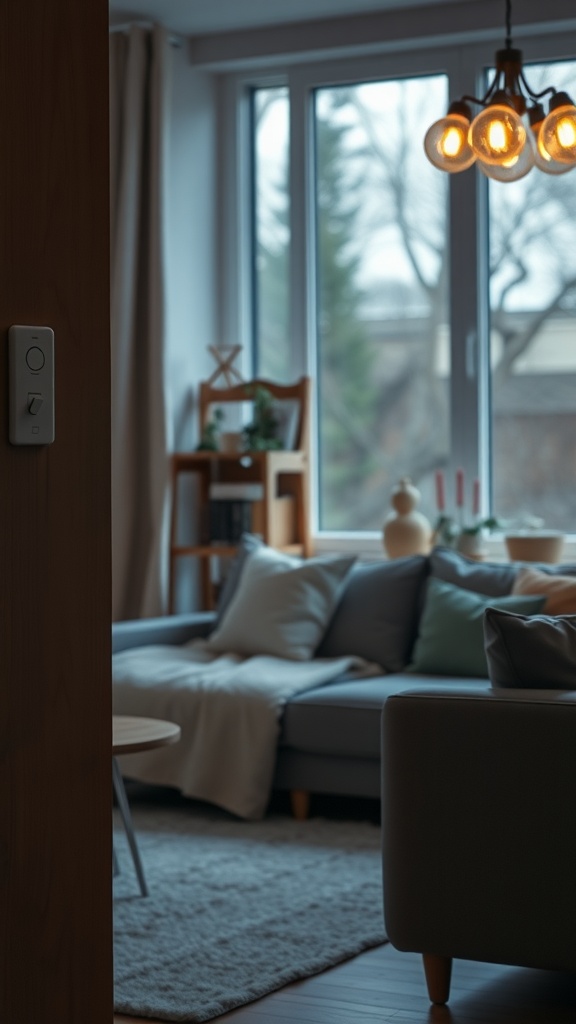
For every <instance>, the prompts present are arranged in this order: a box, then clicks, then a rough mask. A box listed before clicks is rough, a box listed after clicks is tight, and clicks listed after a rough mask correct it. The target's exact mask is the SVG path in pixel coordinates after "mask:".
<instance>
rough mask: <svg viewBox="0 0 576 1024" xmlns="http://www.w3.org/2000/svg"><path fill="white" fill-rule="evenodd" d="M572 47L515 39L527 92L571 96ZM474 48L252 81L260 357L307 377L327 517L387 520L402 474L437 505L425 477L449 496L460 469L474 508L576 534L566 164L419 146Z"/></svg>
mask: <svg viewBox="0 0 576 1024" xmlns="http://www.w3.org/2000/svg"><path fill="white" fill-rule="evenodd" d="M570 47H571V50H572V52H573V53H576V39H572V41H570V37H564V38H563V39H561V40H558V39H556V40H554V39H552V38H549V39H547V40H542V39H535V38H533V39H530V40H526V44H525V47H524V49H525V54H526V56H527V57H528V54H527V53H526V51H527V50H529V51H530V60H531V61H532V63H531V64H529V65H527V72H526V73H527V77H528V78H529V80H530V83H531V85H532V87H533V88H534V89H536V90H538V89H539V88H540V84H539V83H540V82H542V83H543V85H548V84H550V83H551V82H552V83H553V84H554V85H555V86H556V87H557V88H559V89H560V88H566V89H567V91H568V92H569V93H572V94H574V92H575V91H576V60H574V59H570V60H568V59H566V50H568V52H570ZM560 56H562V57H563V58H564V59H562V60H561V59H559V58H560ZM485 58H486V48H485V47H476V46H474V45H470V46H469V47H468V48H466V47H459V48H454V49H453V50H449V49H448V50H444V51H442V52H441V53H440V52H439V51H432V50H430V51H427V50H424V49H423V50H421V51H418V52H417V53H413V54H411V55H407V54H405V55H401V54H394V55H388V56H386V57H384V56H383V57H381V58H379V59H378V60H376V59H375V60H371V61H368V60H366V61H362V62H354V61H350V62H346V61H341V62H339V63H333V64H331V65H330V66H328V67H325V66H323V65H321V64H318V65H314V66H309V67H308V66H303V67H297V68H294V69H292V70H288V71H286V72H285V82H284V84H282V85H278V84H275V85H273V86H270V85H262V86H258V84H257V83H255V82H250V83H249V88H248V93H249V96H250V104H251V111H252V118H251V125H252V139H251V151H252V154H253V160H252V169H253V175H252V178H251V182H252V233H251V253H252V314H253V315H252V324H253V331H252V339H253V341H254V344H255V350H256V359H255V365H256V366H257V368H258V372H259V373H261V374H262V375H265V376H269V377H271V378H275V379H277V380H280V381H288V380H291V379H294V378H295V377H296V376H299V375H300V374H301V373H303V372H307V373H309V374H310V376H311V377H312V379H313V382H314V385H315V387H316V403H315V408H316V423H315V426H316V430H315V450H314V464H313V471H314V475H315V488H314V494H315V498H316V502H315V506H316V507H315V524H316V527H317V529H318V530H319V531H329V532H350V531H360V532H363V531H379V530H380V529H381V527H382V522H383V519H384V517H385V515H386V514H387V512H388V510H389V499H390V494H391V491H392V488H393V487H394V485H395V484H396V483H397V481H398V480H399V479H400V478H401V477H403V476H409V477H411V478H412V480H413V481H414V482H415V483H416V484H417V486H418V487H419V488H420V491H421V493H422V504H421V510H422V511H423V512H424V513H426V514H427V515H428V516H429V517H430V518H431V519H433V518H434V517H435V514H436V508H435V488H434V477H435V471H436V470H438V469H443V470H445V472H446V483H447V500H448V503H449V504H450V503H451V502H452V501H453V496H454V480H455V476H456V471H457V470H458V469H460V468H462V469H464V471H465V475H466V486H467V490H466V501H467V503H469V504H470V506H471V504H472V501H471V496H472V481H473V480H474V479H475V478H480V480H481V511H482V514H483V515H488V514H493V515H496V516H498V517H499V518H501V519H503V520H505V521H507V522H509V523H511V524H514V525H523V524H524V523H528V522H532V521H537V520H538V519H541V520H544V522H545V525H546V526H548V527H550V528H558V529H563V530H565V531H567V532H571V533H574V532H576V530H575V526H576V446H574V444H573V437H574V436H575V435H576V245H575V244H574V237H575V236H576V171H572V172H570V173H567V174H562V175H557V176H549V175H544V174H542V173H541V172H540V171H539V170H537V169H534V170H533V171H531V172H530V174H529V175H528V176H527V177H526V178H524V179H522V180H521V181H518V182H516V183H513V184H502V183H498V182H492V181H490V182H488V180H487V179H486V178H485V177H484V176H483V175H482V174H481V173H480V172H479V171H478V170H476V169H471V170H469V171H466V172H464V173H463V174H460V175H454V176H448V175H444V174H442V172H440V171H437V170H436V169H435V168H433V167H432V166H431V165H430V164H429V163H428V162H427V160H426V158H425V156H424V151H423V137H424V134H425V131H426V128H427V127H428V126H429V125H430V123H431V122H432V121H434V120H436V119H437V118H439V117H441V116H442V115H443V113H444V112H445V110H446V106H447V102H448V99H449V98H453V97H455V96H458V95H462V94H463V93H471V92H474V93H476V94H478V93H480V92H481V91H482V82H483V81H485V75H486V70H485V67H484V61H485ZM553 58H558V59H553ZM538 59H540V60H541V63H540V64H538V63H537V60H538ZM544 60H546V63H545V64H544V63H543V61H544ZM247 81H249V76H248V79H247ZM468 499H470V500H468ZM470 511H471V509H470Z"/></svg>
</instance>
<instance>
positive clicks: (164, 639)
mask: <svg viewBox="0 0 576 1024" xmlns="http://www.w3.org/2000/svg"><path fill="white" fill-rule="evenodd" d="M519 568H520V566H519V565H518V564H510V563H506V564H495V563H479V562H473V561H470V560H468V559H466V558H464V557H463V556H461V555H459V554H458V553H457V552H455V551H453V550H452V549H449V548H436V549H434V550H433V552H432V553H431V555H429V556H426V557H424V556H415V557H412V558H403V559H398V560H396V561H390V562H375V563H357V564H356V565H355V566H354V568H353V569H352V571H351V572H350V574H349V576H348V578H347V580H346V583H345V586H344V589H343V592H342V593H341V595H340V599H339V603H338V605H337V607H336V609H335V611H334V614H333V615H332V618H331V620H330V623H329V625H328V628H327V630H326V632H325V633H324V636H323V638H322V641H321V643H320V644H319V646H318V647H317V650H316V655H315V656H316V657H337V656H340V655H344V654H346V655H348V654H356V655H359V656H361V657H363V658H365V659H367V660H368V661H370V662H375V663H377V664H378V665H380V666H381V668H382V670H383V671H382V674H381V675H377V676H374V677H369V678H363V679H358V678H346V677H344V678H340V679H338V680H337V681H335V682H329V683H326V684H324V685H322V686H319V687H316V688H314V689H309V690H307V691H306V692H304V693H300V694H298V695H297V696H295V697H294V698H292V699H290V700H289V701H288V702H287V704H286V706H285V708H284V713H283V716H282V722H281V731H280V738H279V743H278V748H277V760H276V767H275V774H274V788H275V789H279V790H289V791H290V792H291V793H292V796H293V807H294V811H295V813H296V814H297V815H298V816H305V815H306V813H307V804H308V797H309V794H314V793H329V794H341V795H352V796H361V797H374V798H378V797H379V796H380V789H381V771H380V764H381V716H382V709H383V705H384V703H385V701H386V700H387V698H388V697H390V696H391V695H396V694H399V693H402V692H405V691H409V690H410V691H414V690H418V691H420V692H422V693H425V692H428V691H430V692H433V691H436V690H438V688H439V687H441V688H442V689H443V691H444V692H446V691H447V690H448V691H450V690H452V689H453V690H454V691H455V692H457V691H459V692H462V688H463V687H465V689H466V692H468V693H470V694H473V693H480V694H482V693H486V692H489V690H490V682H489V679H488V670H487V666H486V661H485V656H484V654H483V634H482V618H483V610H484V607H485V606H486V605H487V604H493V605H496V606H498V607H501V608H503V609H508V610H509V611H512V612H519V613H520V614H526V615H530V614H535V613H538V612H539V611H541V610H542V609H543V608H544V603H545V599H544V597H539V596H538V597H535V596H526V595H521V596H514V595H512V596H511V592H512V590H513V588H514V584H515V580H516V577H517V573H518V571H519ZM540 568H541V569H542V570H543V571H544V572H546V573H548V574H552V575H553V574H567V575H576V566H572V565H570V566H566V565H564V566H555V567H544V566H542V567H540ZM237 569H238V572H241V569H242V566H241V564H240V565H239V566H238V567H237ZM231 581H232V582H231V584H230V586H233V585H234V573H231ZM236 582H237V581H236ZM229 599H230V595H229V594H226V592H224V594H223V601H222V607H221V608H220V609H219V611H218V612H216V613H206V612H204V613H195V614H190V615H179V616H171V617H167V618H163V619H151V620H141V621H138V622H119V623H115V624H114V626H113V650H114V652H119V651H122V650H125V649H127V648H131V647H138V646H145V645H149V644H182V643H184V642H185V641H187V640H189V639H190V638H192V637H194V636H207V635H208V634H209V633H210V632H211V630H213V628H214V626H215V624H216V622H217V621H218V617H219V615H220V616H221V615H222V614H223V611H225V605H226V603H227V601H229Z"/></svg>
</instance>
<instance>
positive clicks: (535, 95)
mask: <svg viewBox="0 0 576 1024" xmlns="http://www.w3.org/2000/svg"><path fill="white" fill-rule="evenodd" d="M518 77H519V79H520V81H521V82H522V85H523V86H524V88H525V90H526V92H527V93H528V95H529V97H530V99H531V100H540V99H542V97H543V96H555V95H556V92H557V90H556V89H555V88H554V86H553V85H549V86H548V88H547V89H542V92H533V91H532V89H531V88H530V86H529V85H528V82H527V81H526V79H525V77H524V72H523V71H521V72H520V74H519V76H518Z"/></svg>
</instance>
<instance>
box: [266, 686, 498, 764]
mask: <svg viewBox="0 0 576 1024" xmlns="http://www.w3.org/2000/svg"><path fill="white" fill-rule="evenodd" d="M464 682H465V683H466V686H467V687H468V688H470V691H471V692H475V691H476V690H480V691H482V692H489V690H490V686H489V683H488V679H487V678H485V679H469V678H466V679H465V680H464V679H462V678H454V679H442V680H441V685H442V687H443V688H444V689H445V688H449V689H452V688H454V689H455V690H456V689H457V688H458V686H460V687H462V684H463V683H464ZM438 685H439V681H438V678H437V677H435V676H413V675H410V676H409V675H407V674H406V673H404V672H403V673H400V674H392V675H388V676H376V677H373V678H369V679H350V680H343V681H338V682H334V683H326V684H325V685H324V686H317V687H315V689H313V690H307V691H306V692H304V693H299V694H297V696H295V697H292V698H291V699H290V700H289V702H288V703H287V705H286V707H285V709H284V715H283V719H282V732H281V737H280V745H281V746H282V747H289V748H291V749H294V750H298V751H300V752H305V753H311V754H323V755H331V756H335V757H360V758H373V759H375V760H379V759H380V717H381V714H382V708H383V706H384V702H385V700H386V699H387V698H388V697H390V696H391V695H392V694H395V693H402V692H404V691H405V690H414V688H417V689H419V690H420V689H421V690H422V691H423V692H427V691H429V690H430V691H434V692H436V691H437V690H438Z"/></svg>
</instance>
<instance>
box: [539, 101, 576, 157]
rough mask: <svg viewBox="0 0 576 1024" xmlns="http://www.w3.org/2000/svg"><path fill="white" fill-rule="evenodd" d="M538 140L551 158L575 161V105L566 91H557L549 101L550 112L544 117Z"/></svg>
mask: <svg viewBox="0 0 576 1024" xmlns="http://www.w3.org/2000/svg"><path fill="white" fill-rule="evenodd" d="M539 140H541V146H542V147H543V148H544V150H545V152H546V153H548V154H549V156H550V157H551V158H552V160H557V161H558V162H559V163H561V164H569V165H572V164H574V163H576V107H575V106H574V104H573V103H572V100H571V99H570V97H569V96H568V94H567V93H565V92H558V93H556V95H555V96H554V97H553V98H552V100H551V101H550V113H549V114H548V117H546V118H544V122H543V124H542V126H541V128H540V134H539Z"/></svg>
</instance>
